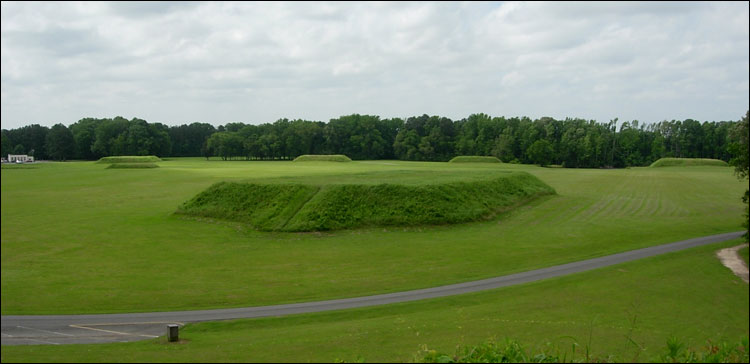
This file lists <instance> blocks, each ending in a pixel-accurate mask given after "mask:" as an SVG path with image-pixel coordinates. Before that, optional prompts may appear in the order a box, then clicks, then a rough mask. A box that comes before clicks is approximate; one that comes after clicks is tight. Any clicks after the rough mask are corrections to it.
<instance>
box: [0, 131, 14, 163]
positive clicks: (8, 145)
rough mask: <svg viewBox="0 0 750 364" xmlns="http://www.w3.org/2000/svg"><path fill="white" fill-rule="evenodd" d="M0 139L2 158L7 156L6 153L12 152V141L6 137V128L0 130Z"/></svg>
mask: <svg viewBox="0 0 750 364" xmlns="http://www.w3.org/2000/svg"><path fill="white" fill-rule="evenodd" d="M0 139H2V142H1V143H0V155H2V156H3V158H7V157H8V154H11V153H12V152H13V142H12V141H11V140H10V138H8V131H7V130H3V131H1V132H0Z"/></svg>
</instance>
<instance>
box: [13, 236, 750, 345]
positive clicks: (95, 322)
mask: <svg viewBox="0 0 750 364" xmlns="http://www.w3.org/2000/svg"><path fill="white" fill-rule="evenodd" d="M742 234H743V232H742V231H740V232H733V233H726V234H719V235H711V236H706V237H701V238H695V239H689V240H683V241H678V242H675V243H671V244H665V245H658V246H654V247H649V248H644V249H638V250H632V251H628V252H624V253H618V254H613V255H608V256H604V257H599V258H594V259H587V260H582V261H579V262H573V263H568V264H562V265H556V266H553V267H548V268H542V269H535V270H532V271H528V272H522V273H516V274H511V275H507V276H501V277H495V278H488V279H483V280H479V281H472V282H465V283H458V284H451V285H447V286H440V287H433V288H426V289H418V290H413V291H406V292H397V293H388V294H381V295H375V296H366V297H356V298H345V299H338V300H328V301H318V302H305V303H294V304H286V305H275V306H259V307H245V308H229V309H219V310H198V311H173V312H148V313H126V314H99V315H49V316H9V315H7V316H2V345H33V344H50V345H60V344H81V343H104V342H125V341H136V340H144V339H148V338H155V337H158V336H162V335H165V334H166V325H167V324H178V325H183V324H185V323H189V322H201V321H218V320H230V319H239V318H253V317H268V316H284V315H291V314H297V313H308V312H321V311H331V310H341V309H347V308H355V307H367V306H376V305H385V304H389V303H397V302H408V301H416V300H423V299H427V298H435V297H443V296H451V295H457V294H462V293H469V292H477V291H483V290H488V289H494V288H500V287H506V286H511V285H516V284H522V283H528V282H533V281H538V280H542V279H547V278H553V277H559V276H563V275H567V274H572V273H578V272H584V271H587V270H592V269H596V268H602V267H607V266H610V265H614V264H619V263H624V262H629V261H632V260H636V259H642V258H646V257H651V256H655V255H659V254H665V253H670V252H675V251H679V250H683V249H689V248H693V247H697V246H701V245H706V244H712V243H718V242H722V241H726V240H731V239H736V238H739V237H740V236H741V235H742Z"/></svg>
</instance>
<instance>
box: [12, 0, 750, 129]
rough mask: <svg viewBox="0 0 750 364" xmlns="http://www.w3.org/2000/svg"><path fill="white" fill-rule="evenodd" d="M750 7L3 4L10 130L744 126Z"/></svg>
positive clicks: (432, 4)
mask: <svg viewBox="0 0 750 364" xmlns="http://www.w3.org/2000/svg"><path fill="white" fill-rule="evenodd" d="M748 39H749V35H748V4H747V3H715V2H711V3H708V2H706V3H679V2H666V3H652V2H647V3H608V2H607V3H594V4H592V3H589V2H586V3H559V2H554V3H537V2H533V3H486V2H483V3H443V2H438V3H422V2H417V3H402V2H396V3H359V2H357V3H308V2H295V3H276V2H273V3H254V2H253V3H236V2H227V3H215V2H209V3H197V2H188V3H175V2H164V3H151V2H144V3H133V2H124V3H116V2H115V3H88V2H85V3H56V2H55V3H26V2H3V3H2V53H1V58H2V77H1V79H2V109H1V110H2V119H1V120H2V127H3V128H15V127H19V126H22V125H26V124H29V123H40V124H43V125H53V124H55V123H58V122H63V123H65V124H70V123H73V122H75V121H77V120H78V119H80V118H83V117H89V116H93V117H112V116H115V115H122V116H125V117H128V118H130V117H140V118H144V119H146V120H149V121H154V122H156V121H158V122H163V123H166V124H171V125H175V124H181V123H189V122H193V121H205V122H212V123H214V124H223V123H226V122H229V121H243V122H252V123H261V122H272V121H274V120H276V119H277V118H280V117H289V118H305V119H313V120H324V121H327V120H328V119H330V118H333V117H337V116H340V115H344V114H348V113H355V112H356V113H372V114H378V115H381V116H383V117H394V116H401V117H405V116H411V115H419V114H422V113H428V114H439V115H443V116H448V117H451V118H454V119H457V118H462V117H466V116H468V115H469V114H471V113H475V112H485V113H488V114H491V115H505V116H523V115H525V116H530V117H541V116H553V117H557V118H565V117H583V118H587V119H596V120H599V121H608V120H610V119H613V118H615V117H619V118H620V119H621V120H633V119H638V120H641V121H644V122H656V121H660V120H662V119H672V118H676V119H682V118H688V117H691V118H695V119H699V120H736V119H738V118H739V117H740V116H741V115H743V114H744V112H745V111H746V110H747V109H748V98H749V97H748V78H750V75H749V71H748V70H749V69H750V64H749V60H748V54H749V53H750V49H749V47H748Z"/></svg>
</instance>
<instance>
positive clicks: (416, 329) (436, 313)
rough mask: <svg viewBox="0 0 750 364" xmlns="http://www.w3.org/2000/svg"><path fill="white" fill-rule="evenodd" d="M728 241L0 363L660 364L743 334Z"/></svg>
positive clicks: (743, 305)
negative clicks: (422, 358)
mask: <svg viewBox="0 0 750 364" xmlns="http://www.w3.org/2000/svg"><path fill="white" fill-rule="evenodd" d="M738 243H739V241H730V242H725V243H720V244H714V245H711V246H704V247H699V248H694V249H689V250H685V251H681V252H677V253H671V254H666V255H662V256H656V257H652V258H647V259H643V260H640V261H634V262H629V263H624V264H619V265H616V266H612V267H607V268H602V269H598V270H594V271H590V272H584V273H579V274H574V275H570V276H566V277H560V278H556V279H549V280H545V281H540V282H535V283H531V284H525V285H521V286H515V287H506V288H502V289H496V290H491V291H487V292H481V293H474V294H466V295H460V296H454V297H447V298H440V299H432V300H426V301H417V302H411V303H403V304H395V305H387V306H381V307H376V308H368V309H353V310H345V311H336V312H328V313H318V314H305V315H295V316H288V317H282V318H264V319H255V320H236V321H226V322H213V323H201V324H194V325H188V326H186V327H184V328H183V329H182V330H181V331H180V338H181V340H183V341H181V342H180V343H176V344H167V343H166V340H165V339H164V337H161V338H159V339H154V340H149V341H143V342H135V343H125V344H96V345H62V346H52V345H43V346H12V347H11V346H4V347H3V350H2V361H3V362H333V361H335V360H337V359H340V360H345V361H347V362H354V361H357V360H364V361H366V362H408V361H411V360H412V359H414V357H415V356H416V355H417V354H418V352H419V350H420V349H421V348H422V347H423V346H425V347H427V348H429V349H434V350H438V351H440V352H444V353H453V352H454V350H455V347H456V345H477V344H479V343H481V342H483V341H485V340H488V339H492V338H494V339H496V340H497V341H499V342H502V341H503V340H504V339H505V338H512V339H515V340H517V341H519V342H521V343H523V344H524V346H525V347H527V348H530V349H532V351H533V352H540V351H542V350H544V349H547V345H546V344H547V343H551V344H552V345H553V346H556V347H557V348H558V349H559V350H561V351H562V352H564V351H567V353H568V354H569V355H568V358H570V354H571V353H572V347H573V345H574V344H577V347H576V353H575V356H574V358H575V359H576V360H577V361H582V360H584V359H585V352H586V349H587V348H588V349H589V350H590V353H589V355H590V358H591V359H594V360H601V359H607V360H609V361H619V362H642V361H653V360H656V359H658V356H659V355H660V354H663V353H665V352H666V341H667V339H668V338H669V337H671V336H674V337H676V338H678V339H679V340H680V341H681V342H683V343H684V344H686V346H687V347H688V348H693V349H695V350H699V349H701V348H702V347H704V346H705V345H706V344H707V340H711V341H712V342H713V343H718V342H721V341H726V342H730V343H737V342H738V341H739V339H740V338H741V337H742V336H747V335H748V320H749V318H748V309H747V307H748V304H749V302H748V294H749V292H748V285H747V284H745V283H743V282H742V281H741V280H740V279H739V278H738V277H736V276H734V275H733V274H732V273H731V272H730V271H729V270H728V269H726V268H725V267H723V266H722V265H721V264H720V263H719V261H718V259H716V257H715V256H714V254H715V251H716V250H718V249H721V248H724V247H729V246H734V245H737V244H738Z"/></svg>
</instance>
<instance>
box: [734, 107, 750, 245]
mask: <svg viewBox="0 0 750 364" xmlns="http://www.w3.org/2000/svg"><path fill="white" fill-rule="evenodd" d="M748 118H750V111H748V112H746V113H745V116H744V117H743V118H742V119H741V120H740V121H739V122H738V123H737V124H736V125H735V126H734V128H733V129H732V131H731V133H730V139H731V141H732V142H731V144H730V151H731V152H732V154H733V155H734V157H733V158H732V159H731V160H730V161H729V164H731V165H732V166H734V173H735V174H736V175H737V177H738V178H739V179H741V180H747V179H748V177H749V176H748V174H749V173H750V171H749V169H750V157H749V156H748V153H750V143H748V139H750V128H748ZM749 200H750V190H747V189H746V190H745V195H744V196H742V202H744V203H745V220H744V222H743V225H744V227H745V229H748V224H749V222H748V220H750V215H749V213H748V201H749ZM748 234H749V233H748V231H747V230H746V231H745V235H744V237H745V241H748Z"/></svg>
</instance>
